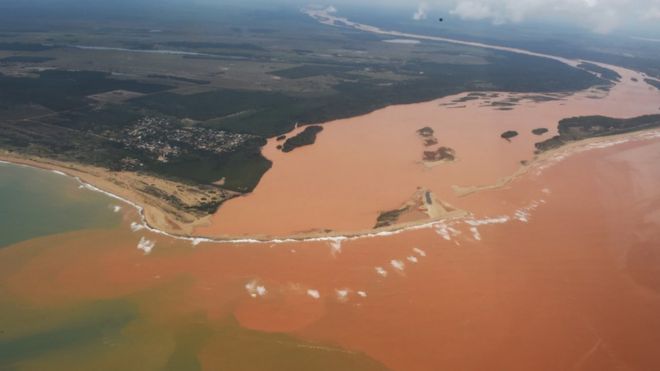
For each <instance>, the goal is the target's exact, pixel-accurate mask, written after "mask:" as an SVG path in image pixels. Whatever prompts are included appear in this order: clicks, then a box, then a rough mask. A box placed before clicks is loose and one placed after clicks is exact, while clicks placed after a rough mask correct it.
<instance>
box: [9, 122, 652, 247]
mask: <svg viewBox="0 0 660 371" xmlns="http://www.w3.org/2000/svg"><path fill="white" fill-rule="evenodd" d="M657 138H660V129H657V128H655V129H648V130H642V131H637V132H631V133H624V134H619V135H613V136H607V137H597V138H588V139H584V140H580V141H576V142H573V143H569V144H567V145H565V146H562V147H559V148H556V149H553V150H550V151H547V152H544V153H541V154H538V155H536V156H535V158H534V159H533V160H532V161H531V162H530V163H529V164H528V165H525V166H521V167H520V168H519V169H518V170H517V171H516V172H515V173H514V174H512V175H510V176H507V177H504V178H501V179H499V180H498V181H497V182H496V183H494V184H487V185H481V186H466V187H461V186H456V187H455V192H457V194H458V195H459V196H460V197H464V196H467V195H470V194H473V193H477V192H481V191H487V190H496V189H501V188H503V187H505V186H507V185H509V184H511V183H512V182H514V181H516V180H517V179H519V178H521V177H522V176H525V175H526V174H528V173H529V172H530V171H532V170H536V171H537V172H541V171H543V170H545V169H547V168H548V167H550V166H553V165H555V164H557V163H559V162H561V161H563V160H565V159H567V158H568V157H570V156H572V155H575V154H579V153H583V152H587V151H590V150H594V149H602V148H607V147H611V146H615V145H618V144H623V143H628V142H631V141H643V140H652V139H657ZM0 163H6V164H10V165H14V166H26V167H30V168H35V169H40V170H43V171H51V172H53V173H56V174H59V175H64V176H68V177H70V178H73V179H74V180H76V181H77V182H78V183H79V184H80V185H81V186H83V187H84V188H86V189H88V190H91V191H95V192H99V193H103V194H104V195H106V196H108V197H110V198H112V199H115V200H118V201H121V202H123V203H125V204H127V205H129V206H132V207H133V208H134V209H135V210H136V211H137V213H138V216H139V219H140V223H139V224H140V225H141V226H142V227H143V228H144V229H146V230H148V231H149V232H152V233H156V234H159V235H162V236H166V237H169V238H174V239H177V240H183V241H189V242H191V243H192V245H198V244H200V243H216V244H219V243H225V244H227V243H230V244H264V243H270V244H279V243H294V242H324V241H325V242H339V243H341V242H342V241H351V240H357V239H362V238H371V237H386V236H391V235H396V234H400V233H404V232H408V231H413V230H420V229H427V228H433V227H434V226H436V225H440V224H445V223H446V222H451V221H455V220H469V219H474V218H475V215H474V214H472V213H471V212H470V211H469V210H467V211H465V212H464V213H462V214H457V215H454V216H452V215H450V216H443V217H440V218H435V219H423V220H417V221H412V222H407V223H397V224H393V225H391V226H386V227H382V228H377V229H369V230H358V231H344V232H341V231H336V232H318V233H301V234H293V235H285V236H267V235H249V236H230V235H228V236H218V237H208V236H203V235H199V236H196V235H192V234H181V233H180V232H179V231H180V230H181V228H171V225H170V223H166V224H163V225H159V224H161V223H160V222H161V221H162V220H169V221H170V222H171V220H170V219H169V218H168V217H167V212H166V211H163V210H162V209H159V208H158V207H157V206H156V205H151V204H149V203H148V202H144V201H142V202H141V200H136V198H144V197H140V195H139V193H138V191H136V190H129V189H126V188H121V187H118V186H116V185H115V187H110V188H116V189H112V190H108V189H106V186H109V185H112V183H111V182H110V181H109V179H106V178H103V177H101V176H98V175H96V174H93V173H88V172H85V171H84V170H82V169H81V168H79V167H77V166H76V165H73V164H65V163H60V162H57V161H52V160H46V159H44V160H43V161H39V160H37V159H34V158H25V157H22V156H20V155H17V154H15V153H12V154H11V155H10V154H8V153H6V152H0ZM80 166H81V167H83V168H86V167H85V166H84V165H80ZM94 169H95V170H97V171H101V172H105V173H110V171H107V170H104V169H96V168H94ZM101 183H103V184H101ZM122 190H123V191H122ZM117 191H119V192H117ZM115 192H117V193H115ZM118 193H119V194H118ZM143 202H144V203H143ZM154 216H157V218H156V219H154ZM158 217H159V218H161V219H158ZM207 219H208V217H205V218H202V219H199V220H197V221H196V222H195V225H197V224H201V223H206V222H207ZM168 227H170V228H168ZM177 229H178V231H177ZM190 230H192V229H190Z"/></svg>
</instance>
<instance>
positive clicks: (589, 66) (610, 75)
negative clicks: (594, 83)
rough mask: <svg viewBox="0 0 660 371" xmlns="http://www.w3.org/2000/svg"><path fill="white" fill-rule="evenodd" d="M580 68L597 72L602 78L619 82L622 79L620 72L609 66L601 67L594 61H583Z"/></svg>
mask: <svg viewBox="0 0 660 371" xmlns="http://www.w3.org/2000/svg"><path fill="white" fill-rule="evenodd" d="M578 68H582V69H583V70H586V71H589V72H591V73H597V74H598V75H600V77H601V78H602V79H605V80H609V81H612V82H617V81H620V80H621V75H619V73H618V72H616V71H614V70H611V69H609V68H605V67H601V66H599V65H597V64H594V63H589V62H582V63H580V64H578Z"/></svg>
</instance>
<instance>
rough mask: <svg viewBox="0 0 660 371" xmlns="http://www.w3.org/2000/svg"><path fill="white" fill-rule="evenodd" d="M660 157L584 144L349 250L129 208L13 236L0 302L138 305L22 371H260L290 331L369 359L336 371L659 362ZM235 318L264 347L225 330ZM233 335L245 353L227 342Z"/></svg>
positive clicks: (11, 327) (22, 327) (638, 145)
mask: <svg viewBox="0 0 660 371" xmlns="http://www.w3.org/2000/svg"><path fill="white" fill-rule="evenodd" d="M659 160H660V138H655V139H653V138H651V139H649V138H647V139H645V140H631V141H627V142H624V143H619V144H616V145H611V146H607V147H604V148H597V149H592V150H590V151H586V152H581V153H576V154H573V155H572V156H570V158H568V159H565V160H563V161H560V162H556V163H554V164H552V166H545V167H544V168H537V169H536V170H537V171H530V172H529V173H528V174H527V175H526V176H524V177H521V178H518V179H516V180H515V181H514V182H512V183H511V184H510V185H509V186H508V187H506V188H502V189H496V190H488V191H483V192H479V193H476V194H474V195H473V196H472V197H471V198H469V200H470V203H474V204H480V205H484V206H482V209H483V210H484V213H483V214H482V213H477V214H476V215H474V216H473V217H471V218H467V219H463V220H455V221H452V222H446V223H439V224H437V225H436V226H434V227H433V228H426V229H421V230H416V231H407V232H403V233H400V234H395V235H390V236H383V237H373V238H362V239H357V240H353V241H344V242H343V243H342V244H341V245H340V246H338V245H334V246H333V245H332V244H331V243H328V242H297V243H282V244H245V245H232V244H212V243H201V244H199V245H197V246H192V245H191V244H190V243H189V242H186V241H178V240H174V239H171V238H167V237H162V236H158V235H154V234H153V233H149V232H146V231H145V230H137V231H135V232H132V231H131V229H130V228H129V223H130V222H131V221H132V220H134V218H135V213H134V212H133V211H125V218H126V219H125V221H124V223H123V224H122V226H121V227H119V228H117V229H114V230H88V231H80V232H71V233H67V234H62V235H55V236H51V237H43V238H38V239H34V240H30V241H26V242H23V243H20V244H17V245H14V246H10V247H6V248H4V249H1V250H0V283H2V284H1V285H0V288H1V289H2V292H3V299H2V300H0V301H1V302H3V303H4V302H5V301H7V300H11V301H12V303H14V304H12V307H18V308H20V307H26V308H37V307H38V308H41V309H45V310H51V311H53V312H56V313H57V311H58V310H61V308H68V307H69V306H71V305H74V304H77V303H84V302H98V301H99V300H103V302H111V301H113V300H124V301H127V302H130V303H133V306H134V307H136V308H137V309H136V311H137V314H136V318H134V319H132V320H131V321H129V322H128V323H127V324H125V325H122V326H123V327H121V332H120V335H116V336H115V337H113V336H111V335H109V334H108V333H106V335H105V337H104V339H105V340H103V342H101V341H100V340H99V343H100V344H99V345H96V346H95V347H93V346H92V344H95V343H94V342H92V341H90V342H89V343H90V344H88V345H85V346H84V347H83V346H78V347H70V348H67V347H64V348H56V349H55V350H51V352H49V353H45V354H36V355H33V357H32V360H31V361H30V362H26V363H20V364H19V366H21V367H17V369H38V367H37V366H38V365H42V364H44V363H39V362H46V363H45V364H49V365H63V366H62V367H61V368H59V367H54V368H53V369H70V368H66V365H69V366H70V365H71V363H67V361H66V360H67V359H68V360H73V359H77V361H76V362H78V363H80V364H83V365H88V366H90V367H93V366H94V365H96V364H95V363H94V362H95V361H94V360H98V359H101V360H103V359H106V360H109V361H107V362H110V363H105V364H106V365H108V364H111V365H112V364H114V365H120V364H121V365H128V366H124V368H123V369H135V363H131V362H137V360H141V362H142V363H139V364H140V365H141V367H143V369H151V368H152V367H153V368H154V369H155V368H158V367H160V366H158V365H162V364H164V363H166V362H165V360H167V359H171V358H172V357H174V356H173V354H179V353H178V352H180V351H181V348H182V346H184V345H186V344H188V348H185V347H184V348H185V349H188V351H189V352H190V353H191V354H192V356H193V357H196V358H197V359H198V364H197V366H199V367H200V368H203V369H209V370H212V369H231V367H232V365H233V366H236V365H237V364H240V365H243V366H244V368H243V369H264V367H265V366H264V365H263V364H262V363H259V359H261V358H260V357H265V356H266V355H267V354H271V353H268V352H266V353H263V352H257V353H256V354H253V353H249V349H252V347H257V348H256V349H262V348H258V347H259V346H263V344H264V343H267V344H270V342H271V341H272V342H273V344H281V343H285V344H288V343H287V342H293V341H294V340H291V339H295V343H292V344H298V345H295V346H294V348H295V349H296V350H298V351H302V352H303V354H302V355H298V356H297V357H300V358H293V359H295V360H297V361H298V362H299V365H301V364H302V365H304V364H305V362H307V360H309V359H312V358H313V357H311V356H310V354H311V353H304V352H321V353H322V354H324V355H326V356H327V355H328V354H329V355H330V356H329V359H337V358H338V357H340V356H342V357H344V356H346V357H349V356H350V357H357V358H350V359H351V362H358V360H359V362H362V363H350V362H349V363H345V364H342V365H341V366H337V367H343V368H341V369H379V368H380V367H386V368H390V369H395V370H441V369H448V370H484V369H488V370H573V369H575V370H599V371H603V370H620V369H626V370H655V369H660V355H659V354H658V352H657V349H658V347H660V337H658V334H659V333H660V316H658V313H660V280H658V277H660V268H659V267H660V244H659V243H660V227H659V225H660V213H659V212H658V210H660V207H659V206H660V188H658V187H657V184H660V168H658V166H657V163H658V161H659ZM539 169H542V171H540V170H539ZM468 206H473V205H471V204H470V205H468ZM142 238H144V239H146V240H147V241H152V242H154V243H155V245H154V246H153V250H151V251H150V253H149V254H145V253H144V252H143V251H141V250H139V249H138V248H137V247H136V246H137V245H138V243H139V241H140V240H141V239H142ZM0 308H5V309H3V311H6V310H7V309H6V308H7V307H3V306H0ZM12 316H13V317H12ZM25 316H26V315H25V314H20V315H19V314H12V312H11V310H9V314H7V313H3V317H4V318H5V319H9V320H7V321H4V320H0V323H1V324H2V327H3V334H2V335H0V342H2V341H5V343H2V344H6V339H7V338H10V339H11V338H12V336H18V335H16V334H20V333H21V332H25V331H29V330H26V328H27V329H30V328H33V327H34V325H31V324H28V323H30V321H28V322H26V321H25ZM46 317H48V316H46ZM232 318H233V319H235V321H236V322H237V324H238V325H239V326H240V328H241V329H242V330H240V331H257V332H256V333H258V334H261V335H259V337H258V338H257V339H258V341H256V340H255V341H253V342H249V343H241V342H240V341H242V340H241V339H243V340H244V339H245V338H246V336H247V337H248V338H249V336H252V335H249V336H248V335H245V334H244V333H243V332H240V333H239V335H240V336H237V337H229V338H228V336H230V335H231V334H233V332H231V331H229V330H226V325H225V323H227V321H230V320H231V319H232ZM39 321H43V319H41V320H39ZM44 326H46V325H44ZM194 326H197V327H194ZM200 326H202V328H203V329H204V331H201V330H200V331H194V330H192V329H195V328H199V327H200ZM33 331H34V330H33ZM232 331H234V330H232ZM182 334H183V335H182ZM269 334H284V335H286V336H289V338H287V339H284V340H283V339H280V338H276V339H271V338H268V336H274V335H269ZM186 339H187V340H186ZM227 339H230V341H229V340H227ZM269 339H270V340H269ZM236 342H239V343H238V344H241V348H240V349H237V350H235V351H232V354H234V353H235V354H234V355H236V357H239V358H238V361H237V360H236V359H234V358H232V355H230V354H227V352H225V351H223V349H230V348H228V347H231V344H235V343H236ZM182 344H183V345H182ZM190 344H193V345H194V346H193V345H190ZM242 352H247V353H246V355H245V356H241V354H243V353H242ZM72 354H76V355H77V356H76V357H73V358H72V357H71V355H72ZM85 354H86V355H87V356H85V357H82V358H79V357H81V356H80V355H85ZM277 354H279V353H277ZM282 354H287V353H282ZM314 354H316V353H314ZM92 356H94V357H92ZM282 357H284V358H286V357H285V356H282ZM275 359H277V357H275ZM367 360H368V361H367ZM122 362H124V363H122ZM159 362H160V363H159ZM232 362H233V363H232ZM236 362H238V363H236ZM324 362H326V363H324V364H328V363H327V362H328V361H327V360H326V361H324ZM347 362H348V361H347ZM35 365H37V366H35ZM328 365H329V364H328ZM23 366H24V367H23ZM157 366H158V367H157ZM118 367H119V366H118ZM131 367H133V368H131ZM288 369H294V368H288ZM301 369H304V366H303V367H301ZM328 369H332V367H331V366H328Z"/></svg>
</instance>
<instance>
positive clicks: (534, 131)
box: [532, 128, 548, 135]
mask: <svg viewBox="0 0 660 371" xmlns="http://www.w3.org/2000/svg"><path fill="white" fill-rule="evenodd" d="M547 132H548V129H546V128H536V129H532V134H534V135H543V134H545V133H547Z"/></svg>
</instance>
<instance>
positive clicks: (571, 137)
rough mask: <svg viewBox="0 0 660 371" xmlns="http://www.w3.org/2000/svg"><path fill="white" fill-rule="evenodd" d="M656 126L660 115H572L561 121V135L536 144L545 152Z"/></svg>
mask: <svg viewBox="0 0 660 371" xmlns="http://www.w3.org/2000/svg"><path fill="white" fill-rule="evenodd" d="M656 127H660V115H645V116H639V117H635V118H631V119H616V118H611V117H605V116H582V117H571V118H568V119H563V120H561V121H559V127H558V130H559V135H555V136H554V137H552V138H550V139H548V140H545V141H543V142H539V143H536V144H535V146H536V149H537V152H544V151H548V150H551V149H555V148H559V147H561V146H563V145H565V144H566V143H570V142H574V141H578V140H582V139H587V138H594V137H603V136H608V135H616V134H624V133H630V132H634V131H639V130H645V129H651V128H656Z"/></svg>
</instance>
